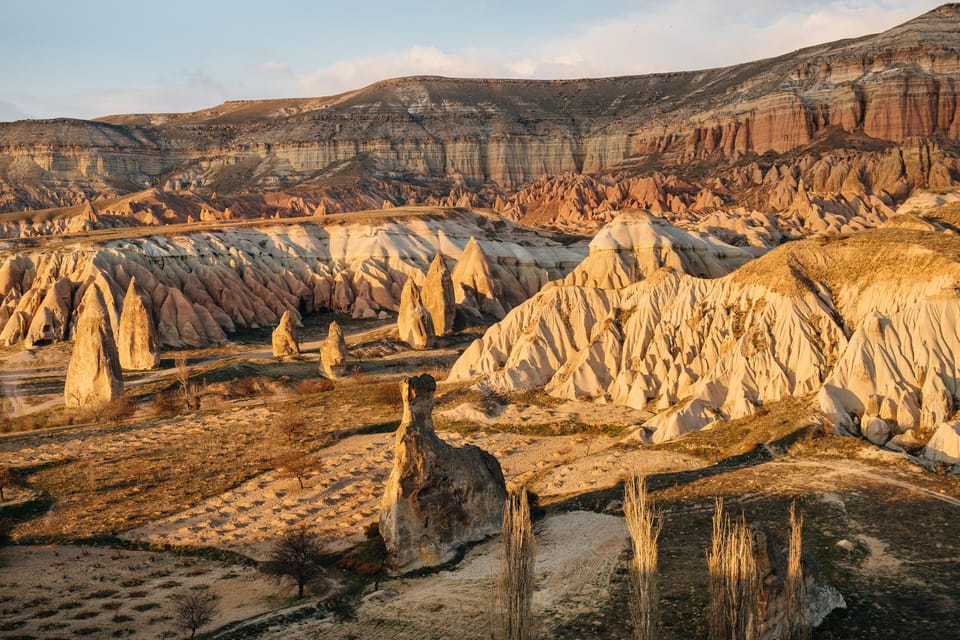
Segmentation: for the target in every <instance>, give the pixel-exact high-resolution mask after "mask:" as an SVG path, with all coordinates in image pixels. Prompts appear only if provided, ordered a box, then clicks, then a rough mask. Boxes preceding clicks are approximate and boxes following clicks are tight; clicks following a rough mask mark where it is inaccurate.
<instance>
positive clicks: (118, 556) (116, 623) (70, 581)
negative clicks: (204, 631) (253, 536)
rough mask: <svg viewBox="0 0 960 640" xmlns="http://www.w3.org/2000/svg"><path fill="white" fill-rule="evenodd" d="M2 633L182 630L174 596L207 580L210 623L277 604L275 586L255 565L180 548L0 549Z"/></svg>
mask: <svg viewBox="0 0 960 640" xmlns="http://www.w3.org/2000/svg"><path fill="white" fill-rule="evenodd" d="M0 561H2V563H3V565H4V567H3V572H2V574H0V614H2V615H0V619H2V621H0V637H13V635H14V634H16V635H18V636H22V637H37V638H51V639H52V638H54V637H84V636H86V637H95V638H109V637H115V638H143V639H145V640H146V639H154V638H162V637H182V633H181V632H178V631H176V630H175V627H174V621H173V603H172V602H171V598H170V596H171V595H172V594H174V593H178V592H180V591H181V590H183V589H190V588H196V587H198V586H199V587H208V588H209V589H210V590H212V592H213V593H215V594H216V595H217V596H219V603H218V613H217V615H216V617H215V618H214V620H213V621H212V623H211V624H210V625H209V627H210V628H214V627H218V626H221V625H224V624H227V623H228V622H233V621H236V620H244V619H246V618H249V617H251V616H254V615H257V614H260V613H263V612H266V611H270V610H272V609H276V608H277V607H278V606H280V600H279V599H278V598H276V596H275V594H277V593H278V591H279V592H281V593H282V590H278V588H277V586H276V585H274V584H273V583H271V582H268V581H267V580H265V579H264V578H263V576H262V574H260V573H259V572H257V570H256V569H254V568H251V567H245V566H240V565H230V564H225V563H218V562H214V561H210V560H202V559H198V558H193V557H178V556H177V555H175V554H170V553H168V554H164V553H151V552H146V551H127V550H118V549H104V548H94V547H78V546H69V545H68V546H43V547H40V546H24V547H8V548H5V549H3V550H2V551H0Z"/></svg>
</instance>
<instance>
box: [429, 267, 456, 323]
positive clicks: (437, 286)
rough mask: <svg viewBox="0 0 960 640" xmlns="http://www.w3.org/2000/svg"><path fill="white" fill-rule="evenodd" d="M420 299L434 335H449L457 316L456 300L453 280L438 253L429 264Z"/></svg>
mask: <svg viewBox="0 0 960 640" xmlns="http://www.w3.org/2000/svg"><path fill="white" fill-rule="evenodd" d="M421 297H422V298H423V306H425V307H426V308H427V311H429V312H430V319H431V320H432V321H433V331H434V333H435V334H436V335H438V336H445V335H447V334H448V333H450V332H451V331H452V330H453V319H454V317H455V316H456V314H457V299H456V295H455V294H454V290H453V278H451V277H450V270H449V269H447V263H446V262H444V260H443V255H442V254H440V253H437V254H436V255H435V256H434V257H433V262H431V263H430V269H429V270H428V271H427V279H426V280H424V282H423V291H422V296H421Z"/></svg>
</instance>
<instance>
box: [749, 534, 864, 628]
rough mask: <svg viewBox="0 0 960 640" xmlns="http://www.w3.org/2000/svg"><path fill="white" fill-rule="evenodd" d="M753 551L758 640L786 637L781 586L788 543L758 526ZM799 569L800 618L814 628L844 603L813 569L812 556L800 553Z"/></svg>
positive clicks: (784, 596)
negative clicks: (760, 609)
mask: <svg viewBox="0 0 960 640" xmlns="http://www.w3.org/2000/svg"><path fill="white" fill-rule="evenodd" d="M753 536H754V553H755V559H756V563H757V569H758V570H759V572H760V575H761V578H762V583H763V592H764V601H765V602H766V605H765V607H764V614H763V624H762V626H761V629H760V634H759V638H760V640H775V639H776V638H788V637H790V633H789V632H790V629H791V628H792V622H793V621H792V620H791V615H792V613H791V611H790V607H789V604H788V602H787V601H788V598H789V595H788V593H787V590H786V589H785V586H786V585H785V578H786V575H787V554H788V553H789V546H788V545H783V544H781V543H779V542H778V541H777V537H776V536H774V535H772V534H769V533H768V532H766V531H764V530H762V529H754V530H753ZM801 566H802V568H803V569H802V570H803V578H804V580H803V589H804V590H805V591H806V594H805V597H804V611H803V617H804V618H805V619H806V622H807V624H809V625H810V626H811V627H817V626H819V625H820V623H822V622H823V620H824V618H826V617H827V614H829V613H830V612H831V611H833V610H834V609H845V608H846V606H847V603H846V601H845V600H844V599H843V595H841V594H840V592H839V591H837V590H836V589H835V588H834V587H832V586H831V585H829V584H827V583H826V582H824V581H823V579H822V578H821V576H820V575H819V573H818V572H817V570H816V563H815V562H814V561H813V558H811V557H808V556H806V555H804V557H803V559H802V560H801Z"/></svg>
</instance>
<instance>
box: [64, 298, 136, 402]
mask: <svg viewBox="0 0 960 640" xmlns="http://www.w3.org/2000/svg"><path fill="white" fill-rule="evenodd" d="M78 313H79V315H80V319H79V321H78V322H77V329H76V332H75V335H74V339H73V352H72V353H71V355H70V364H69V365H68V366H67V377H66V382H65V383H64V389H63V395H64V401H65V403H66V405H67V407H74V408H96V407H98V406H102V405H104V404H106V403H108V402H110V401H112V400H115V399H116V398H119V397H120V396H121V395H123V374H122V373H121V371H120V356H119V355H118V354H117V345H116V343H115V342H114V337H113V329H112V328H111V326H110V318H109V315H108V314H107V309H106V304H105V303H104V299H103V294H102V292H101V291H100V289H99V288H98V287H95V286H92V287H89V288H88V289H87V292H86V293H85V294H84V296H83V301H82V302H81V304H80V307H79V309H78Z"/></svg>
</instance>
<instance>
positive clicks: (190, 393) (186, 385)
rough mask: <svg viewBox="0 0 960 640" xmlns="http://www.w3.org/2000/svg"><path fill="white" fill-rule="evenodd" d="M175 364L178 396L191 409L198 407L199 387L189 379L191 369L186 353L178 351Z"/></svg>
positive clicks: (194, 409) (191, 373) (195, 409)
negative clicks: (178, 387) (178, 388)
mask: <svg viewBox="0 0 960 640" xmlns="http://www.w3.org/2000/svg"><path fill="white" fill-rule="evenodd" d="M175 362H176V365H177V383H178V384H179V385H180V390H179V392H180V398H181V400H183V406H184V407H186V408H187V409H190V410H191V411H197V410H198V409H200V397H201V395H202V394H201V389H200V385H198V384H197V383H196V382H191V381H190V376H191V375H193V370H192V369H191V368H190V367H189V366H187V355H186V354H185V353H182V352H181V353H178V354H177V357H176V361H175Z"/></svg>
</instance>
